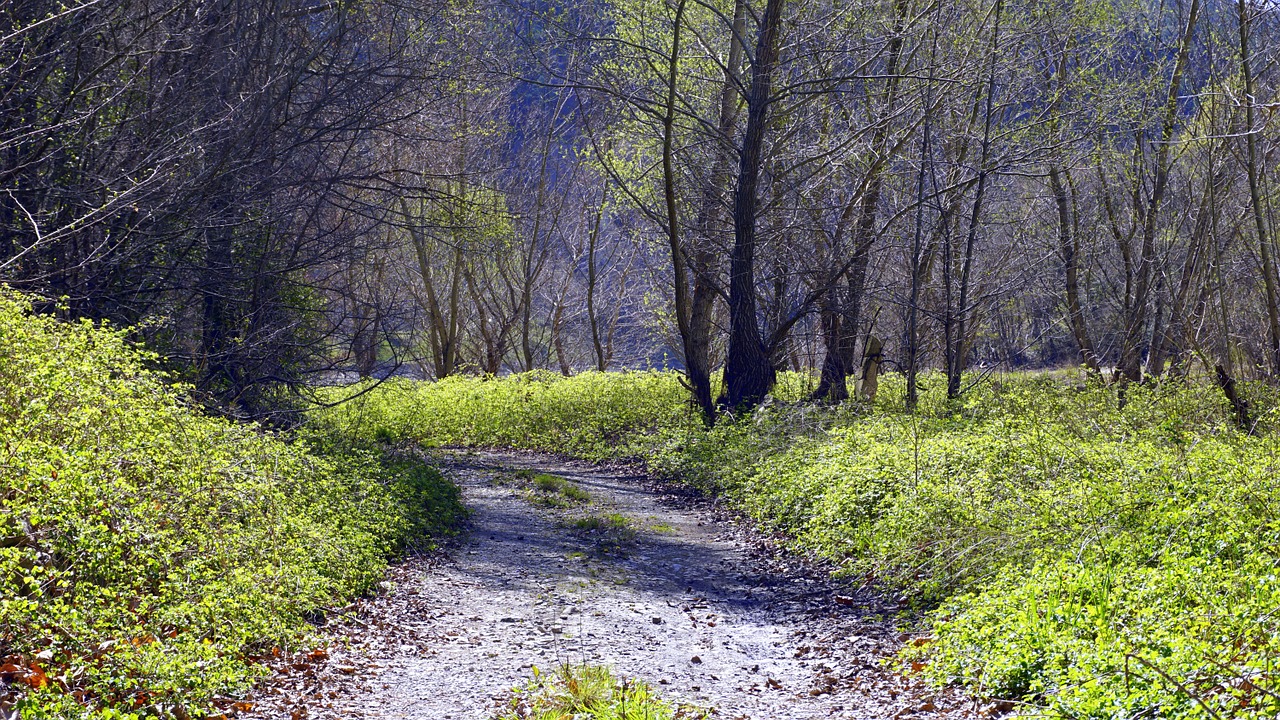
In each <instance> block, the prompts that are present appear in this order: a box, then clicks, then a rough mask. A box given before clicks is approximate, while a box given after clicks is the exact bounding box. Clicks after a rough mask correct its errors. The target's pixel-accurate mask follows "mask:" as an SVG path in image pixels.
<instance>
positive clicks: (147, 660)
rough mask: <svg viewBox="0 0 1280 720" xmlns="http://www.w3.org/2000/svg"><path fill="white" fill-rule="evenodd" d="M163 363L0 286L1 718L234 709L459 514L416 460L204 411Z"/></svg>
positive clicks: (439, 482)
mask: <svg viewBox="0 0 1280 720" xmlns="http://www.w3.org/2000/svg"><path fill="white" fill-rule="evenodd" d="M150 363H151V358H149V357H148V356H147V355H146V354H145V353H143V352H141V351H139V350H138V349H136V348H134V347H132V346H131V345H130V344H129V343H128V342H126V340H125V339H124V336H123V334H122V333H120V332H116V331H111V330H106V329H101V328H95V327H94V326H92V325H91V324H88V323H83V324H68V323H62V322H58V321H55V320H53V319H51V318H48V317H42V316H33V315H31V314H30V312H29V308H28V306H27V304H26V303H25V302H24V301H23V300H22V299H21V298H20V297H19V296H17V295H14V294H11V293H7V292H4V293H0V447H2V448H3V460H0V679H3V681H4V684H3V685H0V714H4V713H7V712H9V711H11V710H12V709H13V708H14V707H15V706H16V708H17V709H18V710H19V711H20V714H21V717H23V718H54V717H86V716H92V717H103V718H122V717H132V716H163V717H175V718H186V717H201V716H207V715H213V716H216V715H219V714H221V713H222V712H223V711H225V710H227V709H228V706H229V705H230V704H231V701H229V700H226V701H220V700H218V698H230V697H234V696H235V695H236V694H237V693H240V692H241V691H243V690H244V689H246V687H247V686H248V685H249V684H250V683H251V682H252V681H253V680H254V679H255V678H256V677H258V676H259V675H260V674H261V673H262V672H263V668H262V666H261V665H260V664H259V663H257V662H255V660H254V658H255V657H257V656H260V655H264V654H269V653H270V652H271V651H272V650H273V648H276V647H281V648H285V649H288V648H291V647H297V646H298V645H300V644H302V643H304V642H305V641H306V640H307V637H308V632H309V629H310V628H311V627H312V626H311V625H309V623H308V620H309V619H316V618H319V617H321V616H322V615H323V613H324V608H329V607H334V606H338V605H341V604H344V603H345V601H346V600H347V599H349V598H351V597H352V596H355V595H357V594H360V593H363V592H365V591H367V590H369V589H370V588H371V587H372V586H373V585H375V584H376V583H377V582H378V581H379V580H380V579H381V573H382V570H383V568H384V567H385V563H386V561H387V558H388V557H389V556H391V555H393V554H394V553H396V552H398V551H400V550H402V549H404V548H405V547H406V546H408V545H414V544H417V545H425V544H429V543H430V542H431V538H432V537H435V536H438V535H440V534H441V533H443V532H446V531H447V528H448V526H449V524H450V522H451V520H452V519H454V518H456V516H457V514H458V513H459V512H460V511H461V508H460V506H459V505H458V499H457V494H456V489H454V488H453V487H452V485H450V484H449V483H448V482H447V481H445V480H444V478H442V477H441V476H440V475H439V474H438V473H436V472H435V471H434V470H432V469H430V468H429V467H427V466H425V465H423V464H422V463H420V462H417V461H415V460H414V459H413V458H410V457H391V456H387V455H384V454H382V453H379V452H375V451H372V450H367V449H361V447H369V445H368V444H361V443H353V442H351V441H350V440H349V439H347V440H339V439H335V438H333V437H331V436H325V435H323V434H322V433H317V432H312V433H310V434H309V435H307V437H304V438H295V439H293V440H286V439H283V438H281V437H279V436H276V435H273V434H271V433H267V432H264V431H262V430H261V429H259V428H256V427H251V426H245V425H239V424H234V423H231V422H228V421H225V420H221V419H215V418H211V417H208V416H205V415H204V414H202V413H201V412H200V411H199V410H198V409H196V408H194V407H192V406H191V405H190V404H189V403H188V402H187V401H185V400H184V394H183V391H182V388H175V387H172V386H169V385H167V384H165V383H164V382H162V380H163V379H162V378H160V377H158V376H157V375H156V374H155V373H153V372H152V371H151V370H149V369H148V366H149V365H150Z"/></svg>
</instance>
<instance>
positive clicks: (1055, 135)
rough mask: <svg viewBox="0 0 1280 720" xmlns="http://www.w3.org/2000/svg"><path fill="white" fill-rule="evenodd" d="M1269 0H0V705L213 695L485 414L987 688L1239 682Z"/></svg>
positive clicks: (510, 441)
mask: <svg viewBox="0 0 1280 720" xmlns="http://www.w3.org/2000/svg"><path fill="white" fill-rule="evenodd" d="M1276 10H1277V6H1276V5H1275V4H1274V3H1270V2H1264V1H1263V0H1227V1H1225V2H1209V1H1208V0H1172V1H1168V2H1166V0H1159V1H1158V2H1157V0H843V1H842V2H830V1H828V0H807V1H806V2H799V1H798V0H790V1H788V0H595V1H582V2H579V1H578V0H563V2H558V3H551V2H532V1H530V0H258V1H255V2H249V1H248V0H59V1H57V2H53V1H51V0H0V439H3V441H4V451H3V454H0V458H3V459H0V716H2V717H10V716H13V717H21V718H24V719H32V718H55V717H57V718H61V717H101V718H126V717H151V716H154V717H173V718H176V719H177V720H187V718H189V717H218V716H219V715H224V716H230V715H235V714H236V713H237V712H248V710H249V709H250V708H249V707H241V705H248V704H247V703H244V702H242V701H240V700H237V699H236V698H240V697H242V696H243V695H244V693H245V692H246V691H247V690H248V689H249V688H251V687H253V686H254V684H255V683H257V682H259V681H260V680H261V678H262V676H263V675H264V674H265V673H266V670H264V668H265V667H266V665H265V663H268V662H269V661H270V658H271V657H272V656H273V653H275V654H276V655H278V654H279V652H281V648H284V649H285V651H287V652H293V651H294V650H297V649H298V648H303V647H313V646H314V645H313V644H314V642H315V640H314V638H315V634H314V633H315V627H314V626H315V625H316V623H317V618H323V617H324V616H325V615H326V613H330V611H332V609H333V608H337V607H340V606H343V605H345V604H346V603H347V602H348V601H350V600H351V599H352V598H356V597H361V596H364V595H368V594H369V593H374V592H377V589H378V587H379V582H380V581H381V578H382V577H383V574H384V572H385V571H386V568H387V566H388V563H391V562H393V561H395V560H396V559H397V558H402V557H404V556H406V555H410V554H414V553H432V552H439V551H440V550H439V547H440V546H441V544H447V543H448V542H450V540H449V538H451V537H453V536H454V535H457V534H458V533H459V532H462V531H463V529H464V528H465V518H466V515H467V512H468V511H467V510H466V508H465V507H464V503H463V498H462V496H461V495H460V491H459V489H458V487H457V486H455V485H454V484H452V483H451V482H450V480H449V478H448V477H447V474H446V473H442V471H441V470H439V469H438V468H437V467H435V464H434V463H433V461H432V456H431V454H430V452H429V451H430V449H432V448H437V447H450V448H458V447H463V448H492V447H503V448H512V449H518V450H522V451H545V452H555V453H560V454H564V455H569V456H572V457H576V458H580V459H586V460H592V461H628V462H640V463H642V464H643V465H644V467H645V469H646V472H648V473H650V474H651V475H652V476H653V477H654V478H657V479H658V480H660V481H664V482H669V483H672V484H676V485H682V486H685V487H688V488H693V489H695V490H696V491H697V492H699V493H702V494H704V495H706V496H711V497H715V498H718V499H720V500H723V501H724V502H726V503H728V504H729V505H731V506H732V507H734V508H736V509H737V510H738V511H740V512H741V513H743V514H744V515H745V516H747V517H749V518H751V519H752V521H753V522H754V523H756V524H757V525H758V526H759V527H761V528H764V529H765V530H767V531H769V532H773V533H777V534H778V536H779V537H782V538H785V541H784V542H785V544H786V545H787V546H788V547H789V548H791V549H792V551H794V552H796V553H800V554H804V555H806V556H812V557H816V558H821V559H822V561H823V562H826V563H830V564H831V566H832V567H833V568H835V569H836V575H837V577H839V578H843V579H844V581H847V582H849V583H853V584H859V585H861V586H862V587H864V588H876V592H882V593H887V594H890V595H893V596H894V597H900V598H901V599H902V602H903V603H904V605H905V606H909V608H910V610H909V611H908V612H907V613H906V615H904V618H905V619H904V620H903V622H904V623H910V624H912V627H913V628H915V630H913V632H914V631H919V632H920V633H922V634H921V635H920V637H921V638H922V639H923V641H922V642H920V643H918V644H912V645H908V646H905V647H904V648H901V649H900V652H899V653H898V654H895V655H893V656H892V658H890V659H888V660H885V662H887V663H896V665H895V667H899V666H900V667H902V668H904V670H903V672H904V673H906V674H909V675H913V676H918V677H920V678H922V679H923V681H925V682H927V683H931V684H932V685H934V686H936V687H950V688H960V689H962V690H963V691H964V692H966V693H969V694H971V695H973V696H974V697H975V698H983V699H997V700H999V701H1000V702H1001V703H1004V704H1002V705H1000V706H999V707H1001V708H1003V709H1002V712H1013V713H1019V714H1026V715H1032V716H1047V717H1063V718H1139V717H1152V718H1155V717H1211V718H1224V717H1274V716H1275V715H1276V714H1277V713H1280V680H1277V678H1276V676H1275V669H1274V668H1275V663H1276V661H1277V659H1280V640H1277V638H1280V627H1278V626H1277V618H1280V584H1277V580H1276V578H1277V573H1276V563H1277V559H1278V558H1280V479H1278V478H1277V457H1280V428H1278V426H1277V423H1278V422H1280V420H1278V419H1277V418H1280V415H1277V413H1280V390H1278V387H1280V384H1278V383H1277V378H1278V377H1280V269H1278V268H1277V263H1278V262H1280V259H1278V258H1277V253H1280V245H1277V242H1276V241H1277V230H1278V224H1280V218H1278V216H1277V210H1280V185H1277V172H1278V171H1280V162H1277V153H1280V124H1278V123H1280V120H1277V118H1276V108H1277V106H1278V103H1280V94H1278V91H1280V67H1278V66H1277V50H1280V17H1277V12H1276ZM720 500H717V501H718V502H719V501H720ZM316 652H320V651H318V650H317V651H316ZM605 684H606V685H607V684H608V683H605ZM647 692H648V691H647V690H646V691H645V692H644V693H641V695H645V693H647ZM645 696H646V697H647V695H645ZM655 702H656V701H655ZM548 712H550V711H548ZM664 712H667V711H664ZM522 717H524V716H522ZM545 717H548V718H550V717H556V718H558V717H561V716H560V715H554V714H549V715H546V716H545ZM565 717H568V715H565ZM599 717H613V716H606V715H599ZM618 717H624V715H618ZM626 717H629V716H626ZM637 717H642V716H640V715H637ZM644 717H647V716H644ZM654 717H665V716H662V715H655V716H654ZM295 720H297V718H295Z"/></svg>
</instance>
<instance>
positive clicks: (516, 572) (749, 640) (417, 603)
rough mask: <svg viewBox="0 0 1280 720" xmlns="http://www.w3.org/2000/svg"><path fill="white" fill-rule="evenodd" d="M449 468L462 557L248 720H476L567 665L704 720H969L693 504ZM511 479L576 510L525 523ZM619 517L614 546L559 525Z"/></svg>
mask: <svg viewBox="0 0 1280 720" xmlns="http://www.w3.org/2000/svg"><path fill="white" fill-rule="evenodd" d="M446 463H447V464H448V465H449V466H450V468H451V471H452V473H453V476H454V478H455V480H456V481H457V482H458V483H459V485H460V486H461V487H462V489H463V494H464V499H465V501H466V503H467V505H468V506H469V507H470V508H471V509H472V511H473V513H474V514H473V516H472V518H471V520H470V529H469V532H468V533H467V535H466V536H465V538H464V539H463V540H462V541H460V542H459V543H458V544H457V545H456V546H455V547H454V548H453V549H452V550H451V551H450V552H448V553H446V554H445V557H444V558H442V559H441V558H437V559H435V560H431V561H427V560H415V561H410V562H407V563H404V564H403V565H401V566H399V567H397V568H396V569H395V571H394V572H393V573H392V575H391V578H390V580H389V581H388V582H387V583H384V587H386V589H387V590H386V592H385V593H383V594H382V595H381V596H379V597H378V598H374V599H372V600H369V601H365V602H362V603H361V604H360V605H359V607H357V608H353V609H352V610H350V617H351V618H352V619H351V620H350V621H349V622H347V623H346V624H344V625H343V626H342V627H341V628H339V629H338V630H337V631H336V634H337V641H336V642H335V645H334V649H333V650H331V652H330V654H329V656H328V657H323V658H322V657H320V654H319V653H317V654H315V655H314V656H313V657H312V658H310V659H307V658H295V659H292V660H291V661H288V662H281V663H280V668H279V670H278V672H279V673H280V674H279V675H278V676H277V678H275V679H274V680H273V681H272V682H270V683H268V684H267V685H266V686H265V687H264V689H263V690H261V691H260V692H259V697H258V698H256V701H257V706H256V710H255V713H254V714H255V715H258V716H265V717H291V718H294V720H301V718H304V717H307V718H358V717H364V718H431V719H434V718H441V719H455V718H456V719H467V720H471V719H475V720H484V719H487V718H490V717H492V716H493V714H494V713H495V711H496V709H498V708H500V707H501V706H502V705H503V703H504V702H505V701H506V700H505V698H506V697H507V696H508V692H509V691H510V689H511V688H513V687H516V686H519V685H523V684H524V683H526V682H527V681H528V679H529V677H530V672H531V669H532V667H533V666H537V667H539V668H543V669H547V668H552V667H554V666H556V665H557V664H559V663H564V662H571V663H581V662H586V663H591V664H603V665H609V666H612V667H613V668H614V669H615V670H616V671H617V672H618V673H619V674H620V675H622V676H634V677H640V678H644V679H645V680H648V681H649V682H650V683H652V684H653V685H654V686H655V687H656V688H657V689H658V690H659V691H660V693H661V694H663V696H665V697H667V698H668V699H670V700H674V701H680V702H685V703H691V704H696V705H698V706H701V707H704V708H711V709H713V710H714V711H715V715H714V716H715V717H723V718H752V719H757V720H792V719H797V720H798V719H800V718H905V717H965V716H973V714H974V713H973V712H972V710H973V707H974V706H973V704H972V703H971V702H969V701H966V700H964V699H962V698H960V697H958V696H956V695H954V694H950V693H942V694H938V693H936V692H933V691H930V690H928V689H926V688H924V687H922V686H920V685H919V684H918V683H914V682H911V681H907V680H904V679H903V678H902V677H900V676H898V675H897V674H895V673H893V672H890V671H888V670H886V669H885V668H884V665H883V659H884V658H886V657H889V656H891V655H892V653H893V652H894V651H895V649H896V648H897V647H899V646H900V645H901V644H902V642H904V641H910V640H911V638H909V637H907V636H904V635H899V634H898V632H897V631H896V630H895V629H894V627H893V624H892V620H891V619H888V620H887V619H886V616H888V615H891V614H892V613H893V610H894V608H892V607H886V606H885V605H883V604H882V603H881V602H880V601H878V600H877V599H876V598H874V597H870V596H868V597H861V596H859V597H850V596H845V595H842V594H840V593H841V592H842V591H840V590H839V589H838V588H836V587H834V586H831V585H829V584H828V583H826V582H824V581H820V580H815V579H812V578H810V577H807V576H806V573H805V568H803V567H801V563H799V561H797V560H795V559H789V558H787V557H786V556H785V554H780V553H777V552H772V551H770V549H769V547H768V543H765V542H763V541H762V540H761V539H760V538H759V537H758V536H757V535H755V534H754V533H752V532H751V531H750V530H749V529H747V528H745V527H744V526H743V525H742V524H740V523H735V522H732V521H731V520H729V519H727V518H726V517H724V516H723V514H719V513H716V512H715V511H714V510H713V509H712V508H710V507H708V506H707V505H706V503H704V502H698V501H693V500H689V499H681V498H679V497H672V496H665V495H663V494H662V493H661V492H660V489H659V488H655V487H653V486H651V485H650V484H648V483H647V482H646V481H645V479H644V478H641V477H636V476H633V475H628V474H626V473H625V472H621V471H610V470H602V469H600V468H598V467H593V466H590V465H586V464H578V463H571V462H565V461H562V460H556V459H552V458H547V457H543V456H534V455H527V454H515V453H489V452H486V453H457V454H453V455H449V456H446ZM518 468H528V469H532V470H536V471H538V472H546V473H554V474H555V475H558V476H561V477H564V478H567V479H568V480H570V481H572V482H573V483H574V484H576V485H577V486H578V487H580V488H582V489H584V490H586V491H587V492H588V493H590V495H591V501H590V503H589V504H587V505H583V506H580V507H571V508H567V509H554V508H545V507H540V506H539V505H537V504H535V503H533V502H530V500H529V493H528V491H527V490H524V489H522V488H521V487H520V486H519V484H518V483H515V482H513V475H512V472H511V471H512V470H513V469H518ZM526 474H527V473H526ZM526 484H527V483H526ZM615 513H616V514H619V515H622V516H624V517H625V518H626V520H627V526H628V528H629V530H627V531H622V532H607V531H606V532H595V533H592V532H586V531H583V530H581V529H579V528H576V527H574V526H573V524H572V523H573V521H574V520H575V519H577V518H581V517H586V516H593V515H594V516H597V517H607V516H608V515H610V514H615ZM628 535H633V537H627V536H628ZM602 536H603V537H605V538H606V540H608V541H607V542H604V543H603V544H602V542H601V537H602ZM613 541H621V544H620V545H617V546H616V547H615V546H614V544H612V542H613Z"/></svg>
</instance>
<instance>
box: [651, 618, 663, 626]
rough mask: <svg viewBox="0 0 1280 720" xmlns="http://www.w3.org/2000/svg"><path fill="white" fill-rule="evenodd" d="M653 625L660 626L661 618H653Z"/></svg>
mask: <svg viewBox="0 0 1280 720" xmlns="http://www.w3.org/2000/svg"><path fill="white" fill-rule="evenodd" d="M653 624H654V625H661V624H662V618H660V617H656V618H654V619H653Z"/></svg>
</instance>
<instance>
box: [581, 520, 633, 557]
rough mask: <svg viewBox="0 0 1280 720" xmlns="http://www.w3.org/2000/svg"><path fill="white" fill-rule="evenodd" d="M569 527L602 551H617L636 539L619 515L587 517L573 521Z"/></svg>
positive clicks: (628, 522) (628, 523)
mask: <svg viewBox="0 0 1280 720" xmlns="http://www.w3.org/2000/svg"><path fill="white" fill-rule="evenodd" d="M569 526H570V527H571V528H573V530H574V531H575V532H577V533H578V534H580V535H582V536H583V537H586V538H588V539H590V540H591V541H592V542H594V543H595V544H596V546H597V547H598V548H600V549H601V550H604V551H609V550H619V549H621V548H622V547H624V546H626V545H629V544H631V543H633V542H635V539H636V531H635V528H633V527H632V526H631V522H630V521H629V520H627V518H626V516H625V515H621V514H619V513H610V514H608V515H587V516H585V517H580V518H577V519H575V520H573V521H572V522H571V523H570V524H569Z"/></svg>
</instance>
